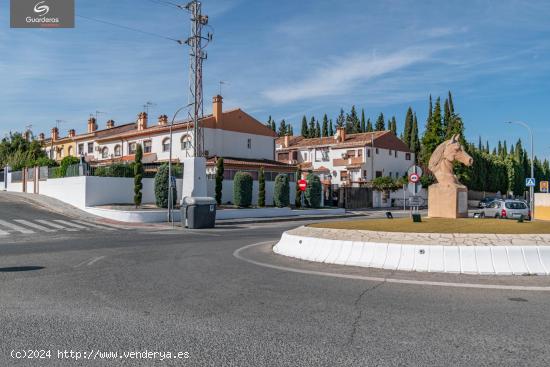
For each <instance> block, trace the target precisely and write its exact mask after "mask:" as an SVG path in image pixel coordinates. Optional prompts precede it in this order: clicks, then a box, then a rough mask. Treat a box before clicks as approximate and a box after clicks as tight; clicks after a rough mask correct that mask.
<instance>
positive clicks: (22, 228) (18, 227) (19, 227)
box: [0, 219, 34, 234]
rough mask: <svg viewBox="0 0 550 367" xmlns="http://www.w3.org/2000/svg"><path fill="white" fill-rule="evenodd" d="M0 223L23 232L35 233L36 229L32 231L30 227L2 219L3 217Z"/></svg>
mask: <svg viewBox="0 0 550 367" xmlns="http://www.w3.org/2000/svg"><path fill="white" fill-rule="evenodd" d="M0 224H1V225H3V226H4V227H7V228H9V229H12V230H14V231H17V232H21V233H25V234H31V233H34V231H31V230H30V229H27V228H24V227H21V226H18V225H17V224H13V223H10V222H7V221H5V220H2V219H0Z"/></svg>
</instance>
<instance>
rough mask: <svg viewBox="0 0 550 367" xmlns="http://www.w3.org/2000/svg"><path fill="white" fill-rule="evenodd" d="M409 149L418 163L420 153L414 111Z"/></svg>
mask: <svg viewBox="0 0 550 367" xmlns="http://www.w3.org/2000/svg"><path fill="white" fill-rule="evenodd" d="M409 149H410V150H411V151H412V152H413V153H414V157H415V161H416V163H418V162H419V154H420V138H419V137H418V120H417V119H416V113H415V114H414V117H413V124H412V129H411V141H410V145H409Z"/></svg>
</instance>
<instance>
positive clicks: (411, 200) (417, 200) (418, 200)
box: [409, 196, 424, 206]
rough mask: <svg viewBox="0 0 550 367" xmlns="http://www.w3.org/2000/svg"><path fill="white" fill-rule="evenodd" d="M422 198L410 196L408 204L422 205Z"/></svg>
mask: <svg viewBox="0 0 550 367" xmlns="http://www.w3.org/2000/svg"><path fill="white" fill-rule="evenodd" d="M423 203H424V199H422V198H421V197H420V196H411V197H409V206H422V204H423Z"/></svg>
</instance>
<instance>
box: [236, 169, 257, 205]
mask: <svg viewBox="0 0 550 367" xmlns="http://www.w3.org/2000/svg"><path fill="white" fill-rule="evenodd" d="M252 181H253V180H252V176H251V175H250V174H249V173H246V172H237V173H236V174H235V177H234V178H233V202H234V204H235V205H236V206H239V207H242V208H247V207H249V206H250V205H251V204H252Z"/></svg>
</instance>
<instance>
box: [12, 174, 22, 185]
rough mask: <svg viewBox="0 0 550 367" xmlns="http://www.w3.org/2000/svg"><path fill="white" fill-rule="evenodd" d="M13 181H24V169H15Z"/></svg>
mask: <svg viewBox="0 0 550 367" xmlns="http://www.w3.org/2000/svg"><path fill="white" fill-rule="evenodd" d="M11 182H12V183H19V182H23V171H15V172H12V173H11Z"/></svg>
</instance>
